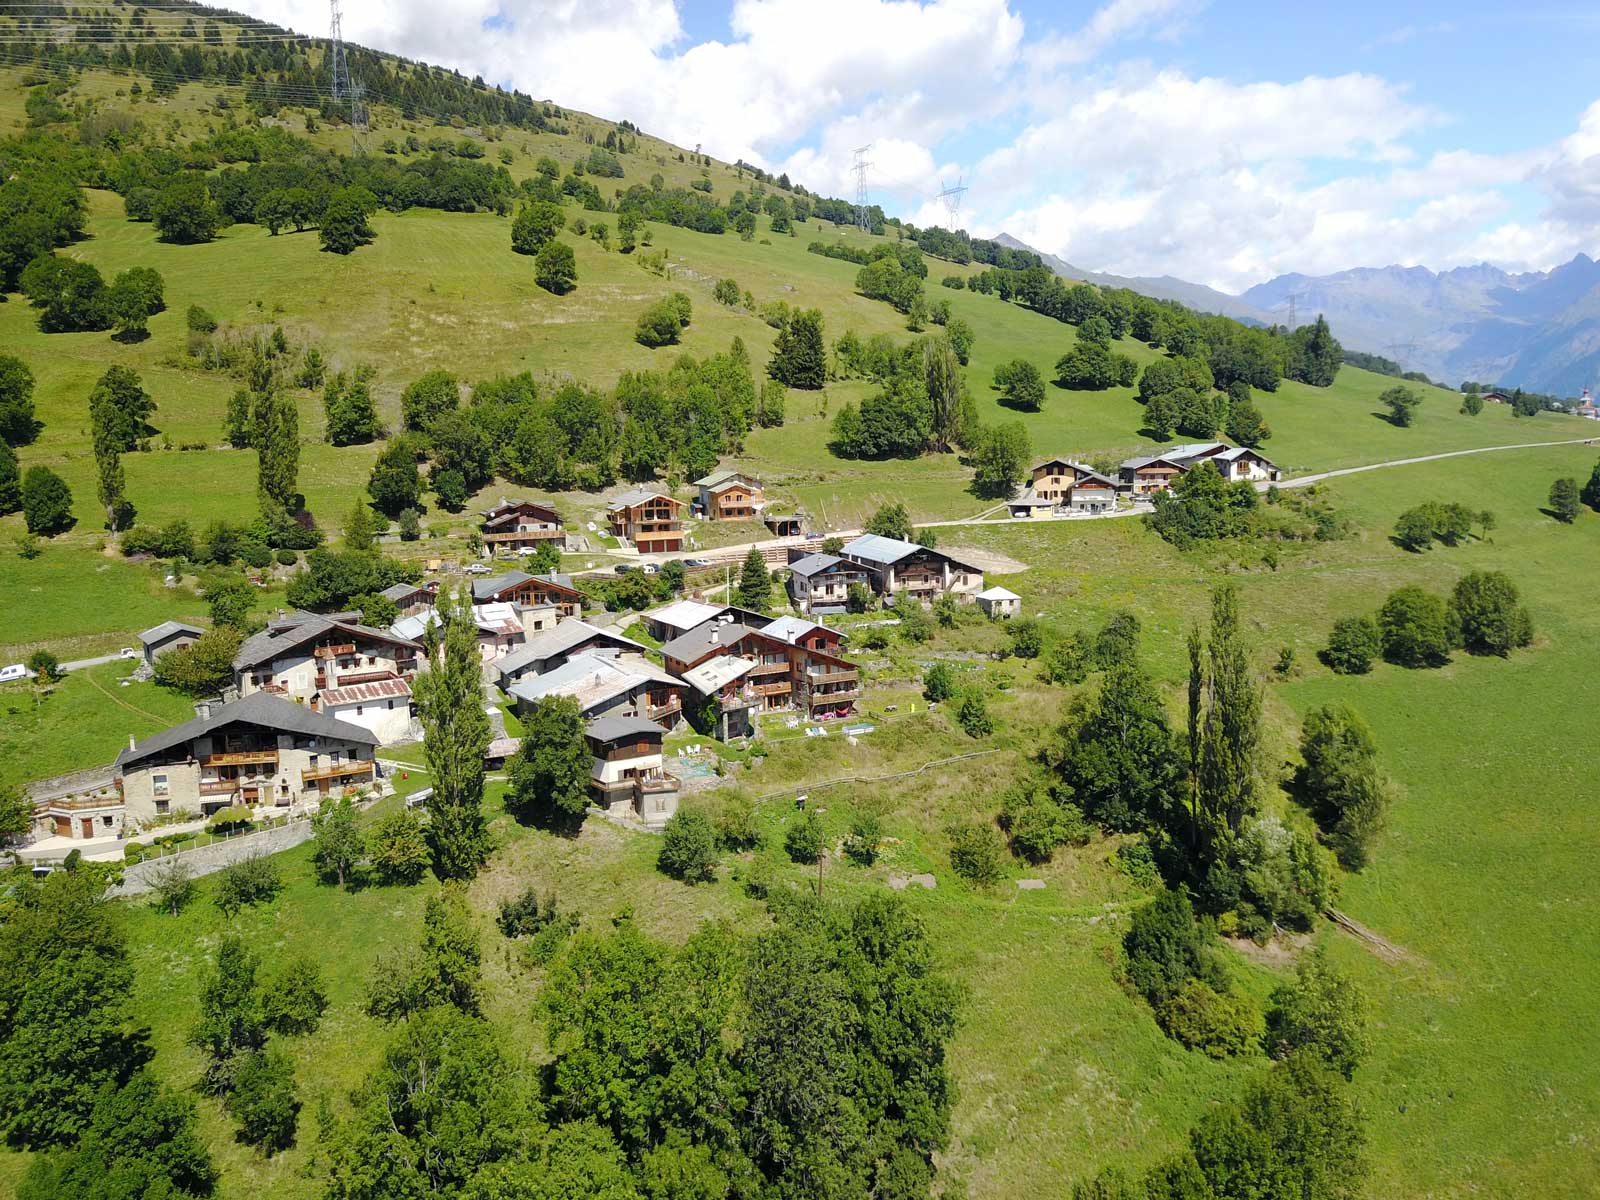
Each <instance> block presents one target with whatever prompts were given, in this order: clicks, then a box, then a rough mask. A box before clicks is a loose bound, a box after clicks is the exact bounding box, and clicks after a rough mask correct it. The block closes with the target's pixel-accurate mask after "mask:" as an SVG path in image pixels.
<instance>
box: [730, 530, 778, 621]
mask: <svg viewBox="0 0 1600 1200" xmlns="http://www.w3.org/2000/svg"><path fill="white" fill-rule="evenodd" d="M735 597H736V600H737V603H738V604H739V606H740V607H741V608H750V609H755V610H756V611H757V612H760V611H762V610H764V609H766V608H767V607H769V606H770V605H771V604H772V575H771V573H770V572H769V571H768V570H767V561H766V559H765V558H763V557H762V555H761V551H760V550H758V549H756V548H755V547H754V546H752V547H750V551H749V553H747V554H746V555H745V556H744V565H743V566H742V567H740V568H739V587H738V590H737V592H736V593H735Z"/></svg>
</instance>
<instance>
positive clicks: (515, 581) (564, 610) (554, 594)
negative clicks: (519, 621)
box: [472, 571, 584, 632]
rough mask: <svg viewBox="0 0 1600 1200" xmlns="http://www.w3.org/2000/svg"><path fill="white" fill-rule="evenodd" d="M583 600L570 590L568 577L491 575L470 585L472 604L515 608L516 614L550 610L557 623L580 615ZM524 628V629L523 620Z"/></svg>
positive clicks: (518, 572) (582, 597)
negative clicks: (502, 605)
mask: <svg viewBox="0 0 1600 1200" xmlns="http://www.w3.org/2000/svg"><path fill="white" fill-rule="evenodd" d="M583 600H584V596H583V593H582V592H581V591H579V590H578V589H577V588H575V587H573V586H572V576H570V575H529V574H528V573H527V572H526V571H507V572H506V573H505V574H504V575H490V576H487V577H485V578H483V579H474V580H473V581H472V602H473V603H474V604H493V603H496V602H500V603H506V604H515V605H516V606H517V608H518V610H519V612H520V611H521V610H524V609H543V608H548V609H553V610H554V615H555V618H556V620H558V621H564V620H566V619H567V618H568V617H576V616H579V615H581V614H582V613H583ZM552 623H553V622H552ZM523 624H524V628H526V627H527V620H526V619H524V622H523ZM542 627H543V624H542V623H541V628H542ZM530 632H531V630H530Z"/></svg>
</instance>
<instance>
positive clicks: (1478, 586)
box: [1450, 571, 1533, 658]
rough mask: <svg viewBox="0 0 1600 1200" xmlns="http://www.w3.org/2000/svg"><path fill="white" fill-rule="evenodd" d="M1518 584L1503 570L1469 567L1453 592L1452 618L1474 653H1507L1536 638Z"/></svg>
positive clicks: (1467, 647)
mask: <svg viewBox="0 0 1600 1200" xmlns="http://www.w3.org/2000/svg"><path fill="white" fill-rule="evenodd" d="M1520 600H1521V597H1520V596H1519V594H1518V592H1517V585H1516V584H1514V583H1512V582H1511V577H1510V576H1508V575H1506V574H1505V573H1504V572H1502V571H1470V572H1468V573H1467V574H1466V575H1463V576H1462V577H1461V578H1460V579H1458V580H1457V581H1456V586H1455V589H1454V591H1452V592H1451V595H1450V614H1451V621H1452V623H1453V624H1454V625H1455V627H1456V628H1457V629H1459V630H1460V634H1461V644H1462V646H1464V647H1465V648H1466V649H1468V650H1470V651H1472V652H1473V653H1475V654H1498V655H1499V656H1500V657H1501V658H1504V657H1506V656H1507V655H1508V654H1510V653H1511V651H1512V650H1514V649H1518V648H1519V647H1522V646H1526V645H1529V644H1530V643H1531V642H1532V641H1533V618H1532V617H1531V616H1529V615H1528V610H1527V609H1526V608H1524V607H1523V606H1522V604H1521V603H1520Z"/></svg>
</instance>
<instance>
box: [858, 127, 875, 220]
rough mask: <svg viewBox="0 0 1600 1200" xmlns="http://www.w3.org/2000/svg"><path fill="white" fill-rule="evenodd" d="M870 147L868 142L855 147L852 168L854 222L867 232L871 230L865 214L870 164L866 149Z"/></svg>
mask: <svg viewBox="0 0 1600 1200" xmlns="http://www.w3.org/2000/svg"><path fill="white" fill-rule="evenodd" d="M871 149H872V144H871V143H870V142H869V143H868V144H867V145H865V146H858V147H856V162H855V168H854V170H855V173H856V224H857V225H859V226H860V227H861V228H862V230H863V231H865V232H869V233H870V232H871V230H872V221H871V219H870V218H869V217H868V216H867V170H868V168H870V167H871V166H872V164H871V163H869V162H868V161H867V151H868V150H871Z"/></svg>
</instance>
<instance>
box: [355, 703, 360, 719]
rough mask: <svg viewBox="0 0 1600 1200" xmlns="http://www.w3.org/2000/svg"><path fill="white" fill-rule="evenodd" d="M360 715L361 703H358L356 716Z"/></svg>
mask: <svg viewBox="0 0 1600 1200" xmlns="http://www.w3.org/2000/svg"><path fill="white" fill-rule="evenodd" d="M360 715H361V705H359V704H358V705H356V716H358V717H359V716H360Z"/></svg>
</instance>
